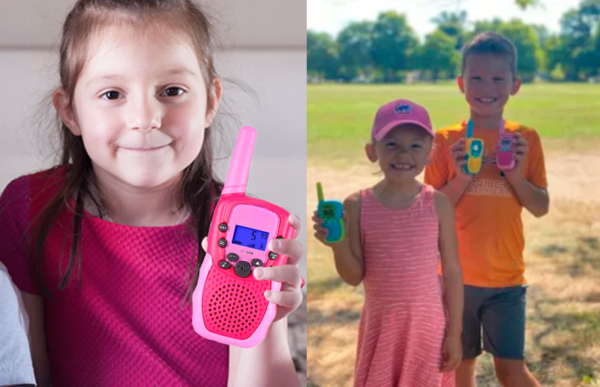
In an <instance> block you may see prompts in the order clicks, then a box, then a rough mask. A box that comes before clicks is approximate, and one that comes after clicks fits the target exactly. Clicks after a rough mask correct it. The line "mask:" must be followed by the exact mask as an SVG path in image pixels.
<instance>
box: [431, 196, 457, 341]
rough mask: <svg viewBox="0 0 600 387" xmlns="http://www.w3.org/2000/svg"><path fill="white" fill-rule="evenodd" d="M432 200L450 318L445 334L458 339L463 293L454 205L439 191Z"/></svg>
mask: <svg viewBox="0 0 600 387" xmlns="http://www.w3.org/2000/svg"><path fill="white" fill-rule="evenodd" d="M434 202H435V208H436V212H437V215H438V219H439V223H440V254H441V260H442V271H443V278H444V288H445V293H444V294H445V297H446V305H447V306H448V313H449V320H450V324H449V326H448V334H447V336H448V337H454V338H458V339H460V337H461V335H462V321H463V304H464V294H463V280H462V270H461V267H460V262H459V260H458V241H457V237H456V221H455V217H454V206H453V205H452V202H451V201H450V199H449V198H448V197H447V196H446V195H444V194H443V193H441V192H439V191H438V192H435V193H434Z"/></svg>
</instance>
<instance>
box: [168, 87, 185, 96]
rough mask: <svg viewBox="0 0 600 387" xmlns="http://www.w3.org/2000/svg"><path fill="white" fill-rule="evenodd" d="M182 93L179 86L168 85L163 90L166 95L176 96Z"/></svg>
mask: <svg viewBox="0 0 600 387" xmlns="http://www.w3.org/2000/svg"><path fill="white" fill-rule="evenodd" d="M183 93H184V90H183V89H182V88H180V87H169V88H168V89H167V90H165V91H163V94H165V95H166V96H167V97H177V96H178V95H181V94H183Z"/></svg>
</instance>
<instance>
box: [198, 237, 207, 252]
mask: <svg viewBox="0 0 600 387" xmlns="http://www.w3.org/2000/svg"><path fill="white" fill-rule="evenodd" d="M200 246H202V250H204V252H205V253H206V249H208V238H207V237H204V239H202V242H201V243H200Z"/></svg>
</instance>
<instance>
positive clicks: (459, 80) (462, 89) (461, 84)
mask: <svg viewBox="0 0 600 387" xmlns="http://www.w3.org/2000/svg"><path fill="white" fill-rule="evenodd" d="M456 81H457V83H458V88H459V89H460V92H461V93H463V94H464V93H465V81H464V80H463V77H462V75H459V76H458V78H457V79H456Z"/></svg>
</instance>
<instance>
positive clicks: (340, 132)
mask: <svg viewBox="0 0 600 387" xmlns="http://www.w3.org/2000/svg"><path fill="white" fill-rule="evenodd" d="M395 98H409V99H413V100H415V101H417V102H419V103H421V104H423V105H424V106H426V107H427V108H428V110H429V111H430V113H431V115H432V119H433V122H434V125H435V127H436V128H439V127H443V126H445V125H449V124H452V123H455V122H458V121H459V120H461V119H463V118H464V117H465V115H466V111H467V110H466V106H465V104H464V100H463V98H462V95H460V94H459V93H458V92H457V90H456V88H455V86H453V85H438V86H431V85H417V86H404V85H394V86H363V85H361V86H350V85H314V86H312V85H311V86H309V87H308V164H309V165H308V176H307V187H308V192H307V197H308V209H309V212H312V211H313V210H314V209H315V208H316V205H317V198H316V192H314V191H315V189H314V187H315V184H316V182H317V181H322V182H323V183H324V186H325V194H326V196H327V197H329V198H337V199H340V200H341V199H343V198H344V197H346V196H347V195H348V194H350V193H351V192H354V191H356V190H358V189H360V188H364V187H366V186H369V185H371V184H373V183H375V182H376V181H377V180H378V176H376V175H374V172H375V171H376V169H375V168H374V167H372V166H371V165H370V164H369V163H368V162H367V161H366V158H365V157H364V152H363V147H364V144H365V141H367V140H368V138H369V129H370V125H371V121H372V119H373V115H374V113H375V110H376V109H377V107H378V106H379V105H380V104H382V103H384V102H387V101H389V100H392V99H395ZM505 116H506V117H507V118H508V119H513V120H517V121H520V122H522V123H524V124H526V125H528V126H531V127H534V128H535V129H537V130H538V131H539V133H540V134H541V135H542V141H543V145H544V148H545V153H546V165H547V173H548V180H549V184H550V187H549V191H550V195H551V210H550V213H549V214H548V215H547V216H546V217H544V218H543V219H541V220H540V219H535V218H533V217H532V216H530V215H529V214H525V215H524V222H525V235H526V242H527V243H526V252H525V254H526V256H525V261H526V267H527V272H526V277H527V280H528V282H529V285H530V287H529V293H528V294H529V296H528V309H527V318H528V320H527V344H526V348H527V363H528V365H529V368H530V369H531V370H532V372H533V373H534V375H535V376H536V377H537V378H538V379H539V380H540V382H541V383H542V385H543V386H544V387H584V386H600V238H599V236H600V197H599V196H598V194H597V193H598V192H599V191H600V168H599V167H600V151H598V149H600V87H598V86H593V85H526V86H525V87H524V89H523V90H522V92H521V93H520V94H519V95H518V97H516V98H514V99H512V100H511V101H510V104H509V108H508V109H507V112H506V115H505ZM311 216H312V214H311V213H309V214H307V218H308V221H309V224H310V217H311ZM308 259H309V261H308V276H309V287H308V369H309V370H308V376H309V379H310V380H311V383H312V385H313V386H319V387H324V386H336V387H338V386H339V387H344V386H351V385H352V374H353V368H354V359H355V350H356V340H357V331H358V323H359V318H360V311H361V307H362V300H363V290H362V287H361V286H359V287H357V288H352V287H350V286H347V285H345V284H344V283H342V282H341V281H340V280H339V279H338V277H337V275H336V272H335V268H334V265H333V261H332V259H333V257H332V255H331V252H330V250H329V249H327V248H325V247H324V246H322V245H321V244H319V243H318V242H317V241H316V240H315V239H314V238H312V237H309V241H308ZM492 364H493V363H492V360H491V358H490V357H489V356H488V355H483V356H481V357H480V359H479V361H478V371H477V374H478V382H479V386H480V387H497V386H498V384H497V383H496V381H495V378H494V371H493V366H492ZM309 385H310V384H309Z"/></svg>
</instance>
